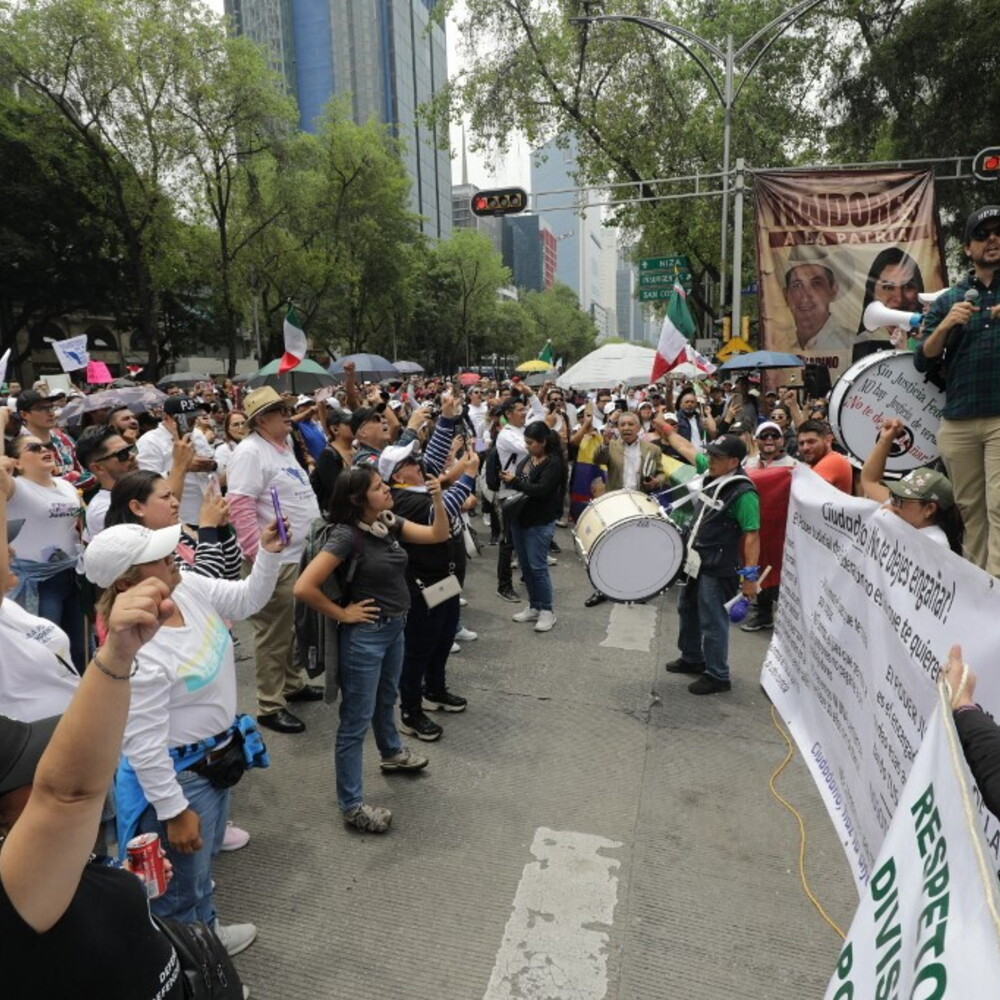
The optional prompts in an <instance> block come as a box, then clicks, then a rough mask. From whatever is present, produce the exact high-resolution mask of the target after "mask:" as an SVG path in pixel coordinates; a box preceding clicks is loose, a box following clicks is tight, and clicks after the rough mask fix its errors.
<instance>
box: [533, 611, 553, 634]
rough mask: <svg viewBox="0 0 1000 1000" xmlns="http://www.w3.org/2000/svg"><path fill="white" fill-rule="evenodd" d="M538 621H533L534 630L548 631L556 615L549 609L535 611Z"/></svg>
mask: <svg viewBox="0 0 1000 1000" xmlns="http://www.w3.org/2000/svg"><path fill="white" fill-rule="evenodd" d="M535 613H536V614H537V616H538V621H536V622H535V631H536V632H548V630H549V629H550V628H552V626H553V625H555V623H556V616H555V614H553V612H551V611H537V612H535Z"/></svg>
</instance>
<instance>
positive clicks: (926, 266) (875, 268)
mask: <svg viewBox="0 0 1000 1000" xmlns="http://www.w3.org/2000/svg"><path fill="white" fill-rule="evenodd" d="M754 208H755V215H756V219H755V222H756V242H757V267H758V276H759V287H760V328H761V347H762V348H763V349H764V350H773V351H788V352H790V353H792V354H797V355H799V356H800V357H802V358H803V360H805V361H807V362H815V363H819V364H823V365H825V366H826V367H827V368H829V369H830V376H831V379H833V380H834V381H836V379H837V378H838V377H839V376H840V375H841V374H843V372H844V371H845V369H847V368H849V367H850V365H851V362H852V357H853V355H854V352H855V349H856V348H857V346H858V345H859V344H864V343H866V342H875V343H876V344H878V345H879V346H880V347H883V348H888V347H905V346H906V337H905V335H903V334H902V333H901V332H900V331H899V330H897V329H895V328H894V327H880V328H877V329H875V330H869V329H867V328H866V325H865V322H864V318H863V317H864V311H865V309H866V308H867V307H868V306H869V305H870V304H871V303H872V302H873V301H878V302H880V303H882V304H883V305H885V306H886V308H888V309H894V310H900V311H903V312H910V311H912V312H914V313H919V312H920V311H921V307H920V304H919V302H918V300H917V295H918V294H919V293H920V292H922V291H930V290H934V289H938V288H942V287H944V285H945V284H946V280H945V279H946V274H945V270H944V264H943V260H944V257H943V253H942V242H941V233H940V226H939V223H938V218H937V207H936V203H935V199H934V182H933V176H932V174H931V172H930V171H900V170H867V171H865V170H827V171H817V172H814V173H813V172H804V171H803V172H799V171H788V172H781V171H765V172H762V173H760V174H757V175H756V176H755V178H754ZM872 349H875V348H874V347H873V348H872Z"/></svg>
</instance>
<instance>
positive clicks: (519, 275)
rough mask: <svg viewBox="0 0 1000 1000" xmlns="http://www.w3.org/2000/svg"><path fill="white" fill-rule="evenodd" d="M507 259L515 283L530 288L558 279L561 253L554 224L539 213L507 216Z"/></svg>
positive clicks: (547, 285) (540, 288)
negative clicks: (539, 215) (558, 249)
mask: <svg viewBox="0 0 1000 1000" xmlns="http://www.w3.org/2000/svg"><path fill="white" fill-rule="evenodd" d="M503 262H504V266H505V267H508V268H510V272H511V275H512V276H513V277H512V280H513V283H514V285H515V287H517V288H522V289H524V290H525V291H529V292H541V291H544V290H545V289H546V288H551V287H552V285H553V284H554V283H555V280H556V272H557V270H558V255H557V253H556V237H555V233H553V232H552V229H551V227H550V226H549V225H548V223H547V222H545V220H544V219H541V218H539V217H538V216H537V215H507V216H504V217H503Z"/></svg>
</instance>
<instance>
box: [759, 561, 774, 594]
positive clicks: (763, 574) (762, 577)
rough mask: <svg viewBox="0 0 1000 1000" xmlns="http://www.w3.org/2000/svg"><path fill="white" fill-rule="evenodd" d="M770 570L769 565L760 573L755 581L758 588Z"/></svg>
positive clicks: (761, 585) (762, 584)
mask: <svg viewBox="0 0 1000 1000" xmlns="http://www.w3.org/2000/svg"><path fill="white" fill-rule="evenodd" d="M770 572H771V567H770V566H767V567H765V569H764V572H763V573H761V574H760V579H759V580H758V581H757V587H758V589H759V588H760V587H763V586H764V581H765V580H766V579H767V574H768V573H770Z"/></svg>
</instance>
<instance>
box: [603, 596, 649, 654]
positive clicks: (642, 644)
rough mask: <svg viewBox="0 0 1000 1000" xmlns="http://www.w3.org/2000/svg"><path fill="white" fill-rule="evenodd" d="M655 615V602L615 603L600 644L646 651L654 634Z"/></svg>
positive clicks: (612, 647)
mask: <svg viewBox="0 0 1000 1000" xmlns="http://www.w3.org/2000/svg"><path fill="white" fill-rule="evenodd" d="M656 615H657V607H656V605H655V604H616V605H615V606H614V607H613V608H612V609H611V619H610V621H609V622H608V633H607V635H606V636H605V638H604V641H603V642H602V643H601V645H602V646H606V647H610V648H611V649H631V650H635V651H636V652H639V653H648V652H649V650H650V648H651V645H652V642H653V637H654V636H655V635H656Z"/></svg>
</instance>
